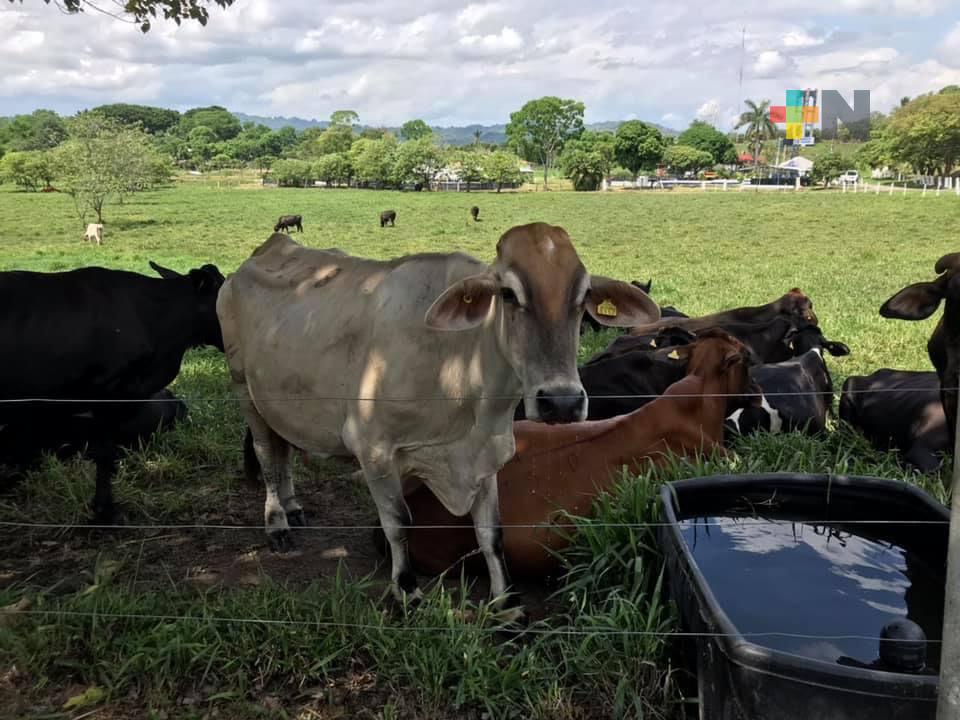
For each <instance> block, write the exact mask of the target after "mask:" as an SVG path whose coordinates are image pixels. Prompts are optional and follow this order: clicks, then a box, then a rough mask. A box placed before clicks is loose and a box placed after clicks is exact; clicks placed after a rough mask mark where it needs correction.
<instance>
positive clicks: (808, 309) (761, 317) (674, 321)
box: [630, 288, 817, 335]
mask: <svg viewBox="0 0 960 720" xmlns="http://www.w3.org/2000/svg"><path fill="white" fill-rule="evenodd" d="M778 317H786V318H788V319H790V320H792V321H793V322H794V323H795V326H797V327H799V326H801V325H816V324H817V316H816V315H814V313H813V302H812V301H811V300H810V298H809V297H807V296H806V295H805V294H804V293H803V291H802V290H801V289H800V288H793V289H792V290H791V291H790V292H788V293H787V294H786V295H784V296H782V297H780V298H778V299H776V300H774V301H773V302H770V303H767V304H766V305H758V306H755V307H742V308H734V309H733V310H724V311H723V312H718V313H713V314H711V315H703V316H701V317H695V318H687V317H667V318H662V319H661V320H659V321H657V322H655V323H650V324H648V325H641V326H639V327H635V328H633V329H632V330H630V334H631V335H647V334H650V333H655V332H657V331H658V330H660V329H662V328H665V327H680V328H683V329H685V330H689V331H690V332H697V331H698V330H706V329H708V328H717V327H718V328H723V327H724V325H727V324H732V323H766V322H770V321H771V320H774V319H776V318H778Z"/></svg>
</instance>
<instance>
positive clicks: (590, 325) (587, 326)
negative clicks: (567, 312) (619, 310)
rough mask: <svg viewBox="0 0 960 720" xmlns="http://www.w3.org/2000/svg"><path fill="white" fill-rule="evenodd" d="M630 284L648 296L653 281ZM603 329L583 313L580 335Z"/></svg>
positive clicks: (631, 282) (632, 282)
mask: <svg viewBox="0 0 960 720" xmlns="http://www.w3.org/2000/svg"><path fill="white" fill-rule="evenodd" d="M630 284H631V285H633V286H634V287H635V288H638V289H639V290H642V291H643V292H645V293H646V294H647V295H649V294H650V286H651V285H652V284H653V280H647V281H646V282H645V283H642V282H640V281H639V280H631V281H630ZM603 327H604V326H603V325H601V324H600V323H598V322H597V321H596V320H594V319H593V317H592V316H591V315H590V313H587V312H585V313H584V314H583V321H582V322H581V323H580V334H581V335H583V334H584V333H585V332H586V331H587V330H593V331H594V332H599V331H600V330H601V329H603ZM621 332H623V329H621Z"/></svg>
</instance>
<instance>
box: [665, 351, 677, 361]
mask: <svg viewBox="0 0 960 720" xmlns="http://www.w3.org/2000/svg"><path fill="white" fill-rule="evenodd" d="M667 357H668V358H670V359H671V360H679V359H680V353H678V352H677V351H676V350H673V351H671V352H670V354H669V355H667Z"/></svg>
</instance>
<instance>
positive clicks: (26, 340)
mask: <svg viewBox="0 0 960 720" xmlns="http://www.w3.org/2000/svg"><path fill="white" fill-rule="evenodd" d="M150 265H151V267H153V269H154V270H156V271H157V272H159V273H160V274H161V276H162V278H154V277H148V276H146V275H140V274H137V273H133V272H127V271H124V270H107V269H105V268H99V267H88V268H80V269H79V270H70V271H67V272H57V273H39V272H24V271H11V272H2V273H0V307H3V313H2V314H0V338H3V340H2V341H0V368H3V370H2V372H0V401H2V400H21V402H13V403H5V402H0V425H4V426H6V425H11V426H13V427H14V429H16V428H17V427H20V426H28V427H29V426H34V427H57V426H59V425H60V424H62V423H69V422H70V418H73V417H75V416H82V415H84V414H87V415H89V417H90V422H89V424H88V426H89V428H90V437H89V448H88V451H87V455H88V456H89V457H90V458H91V459H92V460H93V461H94V462H95V463H96V468H97V474H96V493H95V495H94V499H93V512H94V520H95V521H96V522H97V523H100V524H110V523H113V522H115V521H117V520H118V519H119V518H118V516H117V515H116V513H115V509H114V505H113V493H112V489H111V479H112V477H113V474H114V471H115V470H116V463H117V460H118V458H119V449H118V443H119V442H122V441H124V440H125V439H126V438H128V437H129V434H128V431H129V425H130V424H131V423H136V422H137V420H136V419H137V418H138V417H142V415H141V413H142V412H143V410H144V406H143V402H129V401H146V400H148V399H150V398H152V397H154V396H155V395H156V394H157V393H159V392H162V391H163V389H164V388H166V387H167V386H168V385H169V384H170V383H171V382H172V381H173V379H174V378H175V377H176V376H177V374H178V373H179V371H180V363H181V362H182V360H183V354H184V353H185V352H186V351H187V350H188V349H189V348H192V347H197V346H201V345H213V346H214V347H217V348H221V349H222V348H223V340H222V338H221V335H220V326H219V324H218V322H217V315H216V308H215V303H216V298H217V293H218V292H219V290H220V286H221V285H222V284H223V275H221V274H220V271H219V270H217V268H216V267H215V266H213V265H204V266H203V267H201V268H198V269H196V270H191V271H190V272H189V273H188V274H187V275H180V274H179V273H177V272H174V271H173V270H168V269H166V268H162V267H160V266H159V265H157V264H155V263H150ZM27 399H29V401H27ZM33 399H36V401H34V400H33ZM44 399H55V400H69V401H71V402H66V403H63V402H60V403H58V402H43V400H44ZM111 401H116V402H111ZM125 401H126V402H125ZM0 461H2V458H0Z"/></svg>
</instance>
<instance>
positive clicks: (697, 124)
mask: <svg viewBox="0 0 960 720" xmlns="http://www.w3.org/2000/svg"><path fill="white" fill-rule="evenodd" d="M677 144H678V145H688V146H690V147H695V148H696V149H697V150H703V151H704V152H708V153H710V156H711V157H712V158H713V162H714V164H716V165H721V164H722V165H732V164H733V163H735V162H736V161H737V151H736V149H735V148H734V146H733V143H732V142H731V140H730V138H729V137H727V136H726V135H725V134H724V133H722V132H720V131H719V130H717V129H716V128H715V127H714V126H713V125H710V124H708V123H705V122H703V121H702V120H694V121H693V122H692V123H690V127H688V128H687V129H686V130H684V131H683V132H682V133H680V137H678V138H677Z"/></svg>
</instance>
